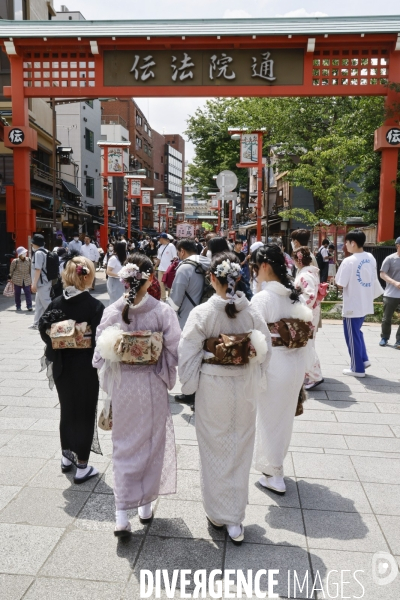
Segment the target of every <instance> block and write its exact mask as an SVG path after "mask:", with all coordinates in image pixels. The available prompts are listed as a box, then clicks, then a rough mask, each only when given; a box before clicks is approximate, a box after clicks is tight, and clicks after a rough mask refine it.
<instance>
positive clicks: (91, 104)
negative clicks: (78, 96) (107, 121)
mask: <svg viewBox="0 0 400 600" xmlns="http://www.w3.org/2000/svg"><path fill="white" fill-rule="evenodd" d="M85 104H87V105H88V106H90V108H93V100H85Z"/></svg>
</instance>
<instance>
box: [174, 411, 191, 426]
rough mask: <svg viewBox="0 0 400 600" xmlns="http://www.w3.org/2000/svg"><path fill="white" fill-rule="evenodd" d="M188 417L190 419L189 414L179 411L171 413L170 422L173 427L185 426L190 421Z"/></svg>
mask: <svg viewBox="0 0 400 600" xmlns="http://www.w3.org/2000/svg"><path fill="white" fill-rule="evenodd" d="M190 419H191V415H189V414H187V413H180V414H178V415H177V414H175V415H174V414H173V415H172V422H173V424H174V428H175V427H179V428H180V427H187V426H188V425H189V423H190Z"/></svg>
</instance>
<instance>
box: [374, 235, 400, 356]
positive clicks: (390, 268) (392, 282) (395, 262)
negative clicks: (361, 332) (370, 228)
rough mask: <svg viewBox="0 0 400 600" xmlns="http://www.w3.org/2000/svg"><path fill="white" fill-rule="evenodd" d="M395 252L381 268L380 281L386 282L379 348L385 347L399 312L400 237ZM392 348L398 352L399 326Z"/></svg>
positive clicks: (399, 343) (399, 342) (399, 346)
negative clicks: (396, 314) (395, 315)
mask: <svg viewBox="0 0 400 600" xmlns="http://www.w3.org/2000/svg"><path fill="white" fill-rule="evenodd" d="M395 243H396V250H397V252H394V253H393V254H389V256H387V257H386V258H385V260H384V261H383V263H382V266H381V272H380V276H381V279H383V280H384V281H386V287H385V292H384V294H383V319H382V331H381V341H380V342H379V345H380V346H386V345H387V343H388V341H389V339H390V334H391V331H392V319H393V314H394V312H395V311H397V312H398V313H399V312H400V237H398V238H397V240H396V242H395ZM394 347H395V348H396V349H397V350H400V325H399V327H398V329H397V332H396V341H395V343H394Z"/></svg>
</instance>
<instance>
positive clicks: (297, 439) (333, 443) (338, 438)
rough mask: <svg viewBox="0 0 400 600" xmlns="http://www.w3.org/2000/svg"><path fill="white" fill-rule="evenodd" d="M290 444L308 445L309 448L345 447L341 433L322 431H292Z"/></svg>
mask: <svg viewBox="0 0 400 600" xmlns="http://www.w3.org/2000/svg"><path fill="white" fill-rule="evenodd" d="M290 445H291V446H308V447H309V448H312V447H314V446H315V447H316V448H347V445H346V442H345V440H344V437H343V436H342V435H328V434H323V433H297V432H295V433H293V435H292V439H291V442H290Z"/></svg>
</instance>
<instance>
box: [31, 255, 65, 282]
mask: <svg viewBox="0 0 400 600" xmlns="http://www.w3.org/2000/svg"><path fill="white" fill-rule="evenodd" d="M38 251H40V252H44V253H45V254H46V269H43V273H44V274H45V275H46V277H47V279H48V281H51V282H52V283H53V284H55V283H57V281H58V279H59V276H60V259H59V257H58V254H57V252H50V251H49V250H45V249H44V248H38V249H37V250H36V252H38Z"/></svg>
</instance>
